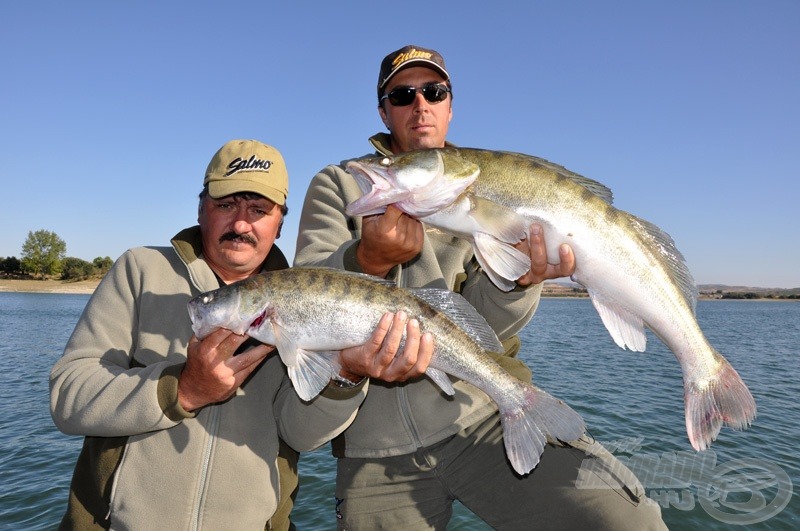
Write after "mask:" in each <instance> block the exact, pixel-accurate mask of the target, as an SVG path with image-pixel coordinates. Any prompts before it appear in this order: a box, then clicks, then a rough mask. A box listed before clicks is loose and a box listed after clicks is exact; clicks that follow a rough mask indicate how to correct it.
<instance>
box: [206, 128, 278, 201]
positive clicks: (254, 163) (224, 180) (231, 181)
mask: <svg viewBox="0 0 800 531" xmlns="http://www.w3.org/2000/svg"><path fill="white" fill-rule="evenodd" d="M203 185H204V186H208V195H210V196H211V197H213V198H214V199H219V198H220V197H225V196H226V195H231V194H235V193H239V192H254V193H256V194H259V195H263V196H264V197H266V198H267V199H269V200H270V201H273V202H274V203H275V204H278V205H281V206H282V205H285V204H286V196H287V195H288V194H289V174H288V172H287V171H286V163H285V162H284V161H283V156H281V154H280V152H279V151H278V150H277V149H275V148H274V147H272V146H268V145H267V144H263V143H261V142H259V141H257V140H231V141H230V142H228V143H226V144H225V145H224V146H222V147H221V148H219V151H217V152H216V153H215V154H214V158H212V159H211V162H210V163H209V164H208V168H207V169H206V177H205V179H204V180H203Z"/></svg>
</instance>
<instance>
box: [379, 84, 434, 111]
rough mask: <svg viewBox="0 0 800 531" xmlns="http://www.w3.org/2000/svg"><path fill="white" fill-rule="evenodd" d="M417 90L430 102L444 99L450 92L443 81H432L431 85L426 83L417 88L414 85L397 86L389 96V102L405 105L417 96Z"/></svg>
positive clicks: (400, 105) (396, 105)
mask: <svg viewBox="0 0 800 531" xmlns="http://www.w3.org/2000/svg"><path fill="white" fill-rule="evenodd" d="M417 91H419V92H422V95H423V96H424V97H425V99H426V100H428V103H439V102H440V101H444V100H445V99H446V98H447V93H448V92H449V90H448V89H447V86H446V85H443V84H442V83H431V84H430V85H425V86H424V87H422V88H421V89H416V88H414V87H397V88H395V89H394V90H392V91H391V92H390V93H389V94H388V95H387V96H388V98H389V102H390V103H391V104H392V105H394V106H395V107H405V106H406V105H410V104H411V103H412V102H413V101H414V98H416V97H417Z"/></svg>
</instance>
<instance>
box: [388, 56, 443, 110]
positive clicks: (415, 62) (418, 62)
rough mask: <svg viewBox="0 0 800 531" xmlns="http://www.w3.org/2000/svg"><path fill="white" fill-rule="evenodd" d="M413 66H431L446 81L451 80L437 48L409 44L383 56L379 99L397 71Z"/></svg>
mask: <svg viewBox="0 0 800 531" xmlns="http://www.w3.org/2000/svg"><path fill="white" fill-rule="evenodd" d="M412 66H424V67H425V68H430V69H431V70H433V71H435V72H438V73H439V74H440V75H441V76H442V77H443V78H444V80H445V81H450V74H448V73H447V69H446V68H445V66H444V58H443V57H442V54H440V53H439V52H437V51H436V50H431V49H428V48H423V47H422V46H413V45H411V44H409V45H408V46H403V47H402V48H400V49H399V50H395V51H394V52H392V53H390V54H389V55H387V56H386V57H384V58H383V61H382V62H381V71H380V73H379V74H378V99H380V97H381V95H382V94H383V88H384V87H385V86H386V84H387V83H388V82H389V80H390V79H392V78H393V77H394V75H395V74H396V73H398V72H399V71H400V70H403V69H404V68H409V67H412Z"/></svg>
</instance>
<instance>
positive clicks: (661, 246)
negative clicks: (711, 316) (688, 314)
mask: <svg viewBox="0 0 800 531" xmlns="http://www.w3.org/2000/svg"><path fill="white" fill-rule="evenodd" d="M628 216H630V218H631V226H632V227H633V228H634V229H636V231H637V232H639V234H640V235H641V236H642V237H643V238H645V239H646V240H648V241H649V242H651V243H653V245H654V248H655V249H657V250H658V252H659V253H660V254H661V258H663V259H664V260H663V261H662V263H664V264H666V271H667V275H669V278H670V279H671V280H672V281H673V282H674V283H675V285H676V286H678V287H679V288H680V292H681V295H683V298H684V299H685V300H686V303H687V304H688V306H689V308H691V309H692V312H693V313H694V311H695V308H696V306H697V293H698V291H697V285H696V284H695V282H694V277H692V273H691V272H690V271H689V268H688V267H687V266H686V260H685V259H684V257H683V255H682V254H681V252H680V251H679V250H678V248H677V247H675V241H674V240H673V239H672V236H670V235H669V234H667V233H666V232H664V231H663V230H661V229H660V228H658V227H657V226H655V225H653V224H652V223H650V222H649V221H646V220H644V219H641V218H639V217H636V216H634V215H632V214H628Z"/></svg>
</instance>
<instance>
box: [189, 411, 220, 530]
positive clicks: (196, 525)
mask: <svg viewBox="0 0 800 531" xmlns="http://www.w3.org/2000/svg"><path fill="white" fill-rule="evenodd" d="M218 429H219V408H216V407H211V408H210V411H209V415H208V433H209V435H208V437H207V438H206V442H205V448H203V460H202V464H201V468H200V478H199V481H198V484H197V495H196V496H195V498H194V499H195V500H197V501H196V503H195V506H194V507H193V508H192V520H191V522H192V531H197V530H199V529H200V528H201V527H202V526H201V523H200V519H201V511H202V508H203V505H204V504H205V498H206V494H207V491H206V487H207V485H208V473H209V469H210V465H211V454H212V453H213V450H214V446H215V443H216V441H217V430H218Z"/></svg>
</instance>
